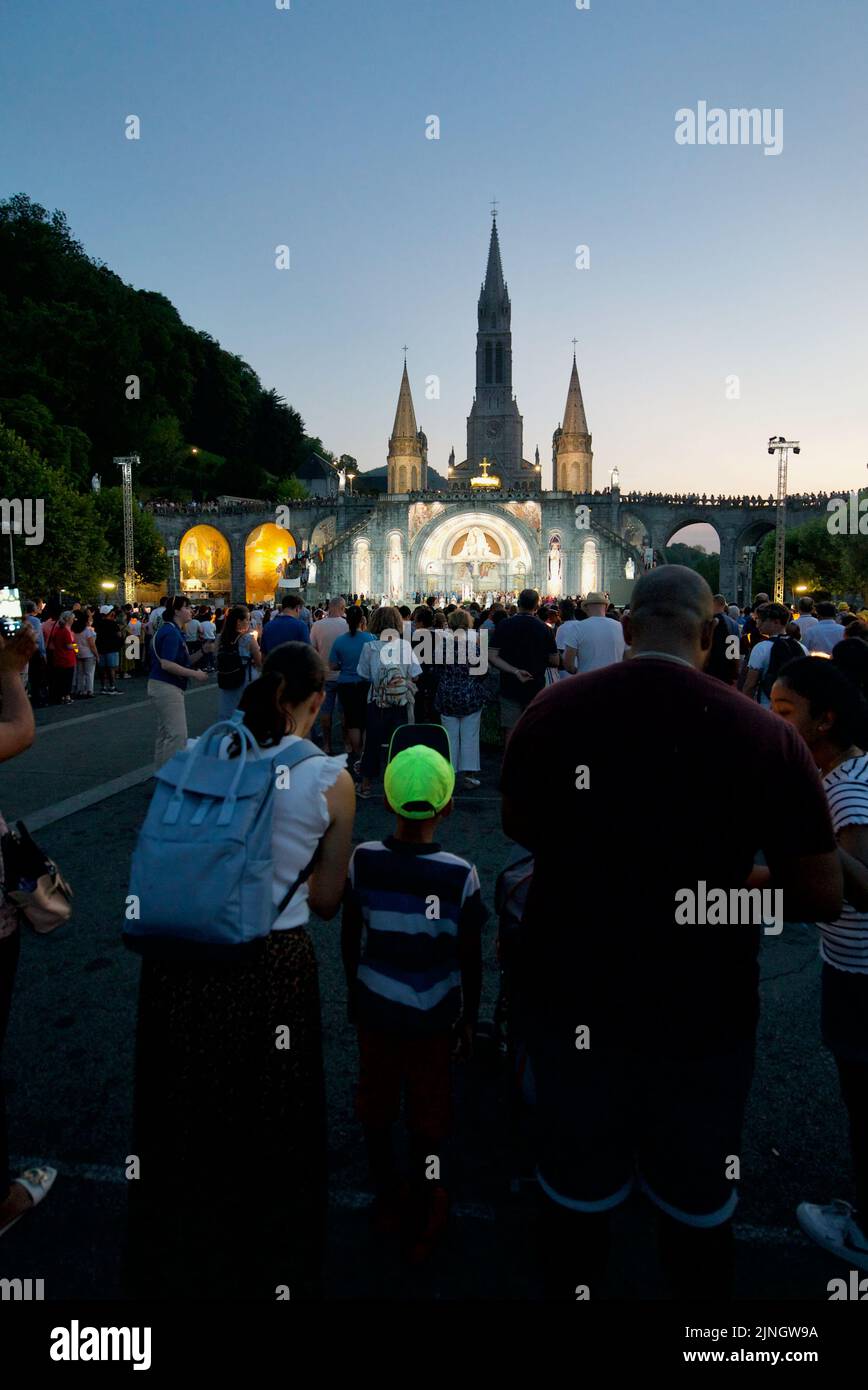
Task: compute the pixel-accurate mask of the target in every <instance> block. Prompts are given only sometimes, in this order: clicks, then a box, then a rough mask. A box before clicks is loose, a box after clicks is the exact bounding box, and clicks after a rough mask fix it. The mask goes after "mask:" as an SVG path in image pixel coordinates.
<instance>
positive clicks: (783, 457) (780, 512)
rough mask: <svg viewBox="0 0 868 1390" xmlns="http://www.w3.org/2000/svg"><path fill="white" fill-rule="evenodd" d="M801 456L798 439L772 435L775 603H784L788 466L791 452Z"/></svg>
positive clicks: (770, 441)
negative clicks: (775, 472) (775, 479)
mask: <svg viewBox="0 0 868 1390" xmlns="http://www.w3.org/2000/svg"><path fill="white" fill-rule="evenodd" d="M791 449H792V451H793V453H794V454H800V453H801V449H800V447H799V441H798V440H797V439H784V436H783V435H782V434H780V435H777V436H775V435H772V437H771V439H770V440H769V453H770V454H777V456H778V495H777V504H778V505H777V512H776V514H775V591H774V601H775V603H783V601H784V554H785V551H786V537H787V464H788V462H789V457H790V450H791Z"/></svg>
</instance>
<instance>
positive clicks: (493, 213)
mask: <svg viewBox="0 0 868 1390" xmlns="http://www.w3.org/2000/svg"><path fill="white" fill-rule="evenodd" d="M496 217H497V199H496V198H492V200H491V220H492V222H493V221H494V219H495V218H496Z"/></svg>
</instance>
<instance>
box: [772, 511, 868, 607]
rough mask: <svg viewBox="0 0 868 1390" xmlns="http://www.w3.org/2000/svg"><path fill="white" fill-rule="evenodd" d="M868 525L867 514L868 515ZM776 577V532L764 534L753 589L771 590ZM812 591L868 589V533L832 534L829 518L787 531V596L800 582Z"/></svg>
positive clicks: (853, 591) (785, 582)
mask: <svg viewBox="0 0 868 1390" xmlns="http://www.w3.org/2000/svg"><path fill="white" fill-rule="evenodd" d="M866 525H868V517H866ZM774 577H775V537H774V532H771V531H770V532H769V534H768V535H767V536H764V537H763V539H762V542H761V543H760V545H759V548H758V550H757V554H756V559H755V561H754V579H753V587H754V593H759V592H763V591H764V592H766V593H771V592H772V591H773V588H774ZM802 584H804V585H806V586H807V589H808V592H809V593H816V592H817V591H819V590H828V591H829V592H830V593H832V594H837V595H843V594H848V593H858V594H862V595H863V597H864V596H865V594H866V591H868V536H865V535H861V534H860V533H858V532H857V533H856V534H854V535H833V534H832V533H831V532H830V530H829V524H828V518H827V519H821V518H818V519H817V520H816V521H808V522H806V523H805V525H804V526H798V527H796V528H794V529H793V530H792V531H788V532H787V536H786V548H785V551H784V596H785V597H786V598H787V599H789V598H790V596H791V594H792V593H793V591H794V590H795V588H796V587H797V586H800V585H802Z"/></svg>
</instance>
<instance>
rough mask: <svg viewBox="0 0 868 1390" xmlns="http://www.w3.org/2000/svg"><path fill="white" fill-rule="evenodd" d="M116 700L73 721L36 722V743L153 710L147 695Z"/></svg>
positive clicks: (199, 691) (196, 690)
mask: <svg viewBox="0 0 868 1390" xmlns="http://www.w3.org/2000/svg"><path fill="white" fill-rule="evenodd" d="M216 689H217V687H216V686H215V685H211V684H210V683H209V684H208V685H197V686H194V687H193V689H192V690H188V691H187V694H188V695H204V693H205V691H206V690H216ZM96 698H97V699H98V698H99V697H98V696H97V697H96ZM105 698H106V699H107V700H108V699H112V698H113V697H111V696H109V695H106V697H105ZM116 698H117V699H118V700H119V702H120V703H118V704H117V705H115V704H111V705H108V706H105V707H103V708H101V709H98V710H94V712H93V714H79V715H76V717H75V718H74V719H52V721H51V723H50V724H40V723H39V722H38V721H37V724H36V743H37V744H38V743H41V742H42V739H43V738H44V737H45V735H46V734H51V733H53V732H54V730H55V729H63V730H64V731H68V730H69V729H77V728H78V726H79V724H92V723H93V722H94V720H95V719H108V718H109V716H110V715H112V714H117V713H118V711H119V710H131V709H142V708H149V709H151V708H153V706H152V705H151V701H150V700H149V699H148V697H147V695H146V696H145V698H144V699H143V700H122V699H121V697H120V696H117V697H116Z"/></svg>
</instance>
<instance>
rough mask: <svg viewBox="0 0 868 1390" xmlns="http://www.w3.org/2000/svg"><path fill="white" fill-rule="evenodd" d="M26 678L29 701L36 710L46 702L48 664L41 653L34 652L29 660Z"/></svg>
mask: <svg viewBox="0 0 868 1390" xmlns="http://www.w3.org/2000/svg"><path fill="white" fill-rule="evenodd" d="M27 676H28V679H29V681H30V699H31V702H32V704H33V705H35V707H36V708H37V709H41V707H42V706H43V705H44V704H46V703H47V701H48V663H47V661H46V660H45V657H44V656H43V655H42V653H41V652H34V653H33V655H32V657H31V658H30V666H29V667H28V671H27Z"/></svg>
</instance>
